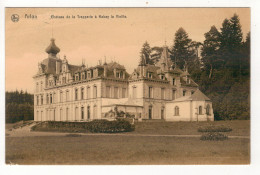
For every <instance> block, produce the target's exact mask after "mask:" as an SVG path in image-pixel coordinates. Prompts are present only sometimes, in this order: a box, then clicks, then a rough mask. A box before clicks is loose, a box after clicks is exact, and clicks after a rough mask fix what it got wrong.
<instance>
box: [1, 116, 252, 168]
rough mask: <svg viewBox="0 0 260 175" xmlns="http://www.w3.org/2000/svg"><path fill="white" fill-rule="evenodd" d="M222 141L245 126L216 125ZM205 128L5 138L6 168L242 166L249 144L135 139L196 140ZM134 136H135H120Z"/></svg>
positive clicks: (165, 126) (166, 126) (180, 125)
mask: <svg viewBox="0 0 260 175" xmlns="http://www.w3.org/2000/svg"><path fill="white" fill-rule="evenodd" d="M212 124H214V125H225V126H230V127H231V128H232V129H233V130H232V132H230V133H225V134H228V135H236V136H249V135H250V127H249V126H250V121H221V122H213V123H212ZM203 125H208V123H207V122H199V123H197V122H169V123H168V122H142V123H136V129H135V131H134V132H131V133H123V134H122V135H113V134H109V135H108V136H100V135H84V136H80V137H72V136H73V135H71V136H70V137H69V136H41V137H38V136H37V137H6V163H8V164H125V165H128V164H132V165H143V164H248V163H250V139H242V138H240V139H234V138H232V139H228V140H225V141H201V140H200V139H199V138H198V137H196V138H194V137H190V138H185V137H181V138H179V137H163V136H161V137H148V136H147V137H141V136H136V134H154V135H156V134H158V135H168V134H172V135H175V134H183V135H189V134H191V135H201V133H199V132H198V131H197V129H198V127H199V126H203ZM125 134H126V135H129V134H135V136H134V135H133V136H124V135H125Z"/></svg>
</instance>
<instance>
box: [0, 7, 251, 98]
mask: <svg viewBox="0 0 260 175" xmlns="http://www.w3.org/2000/svg"><path fill="white" fill-rule="evenodd" d="M5 13H6V17H5V76H6V81H5V83H6V84H5V85H6V86H5V87H6V91H13V90H16V89H18V90H21V89H22V90H24V91H25V90H27V91H28V92H30V93H33V85H34V84H33V78H32V77H33V76H34V75H35V74H36V73H37V69H38V63H39V62H41V61H42V60H43V59H45V58H47V56H48V54H47V53H46V52H45V49H46V48H47V47H48V45H49V44H50V39H51V38H52V37H53V38H55V43H56V45H57V46H58V47H59V48H60V50H61V51H60V53H59V56H60V58H63V57H64V55H66V58H67V59H68V61H69V63H70V64H76V65H80V64H81V63H82V59H84V60H85V64H86V65H88V66H95V65H97V64H98V61H99V60H102V61H103V62H104V58H105V57H106V61H107V62H110V61H111V60H113V61H116V62H119V63H120V64H123V65H124V66H125V68H126V70H127V72H128V73H130V74H131V73H132V72H133V70H134V69H135V68H136V67H137V65H138V62H139V58H140V49H141V47H142V45H143V43H144V42H145V41H148V43H149V44H150V46H152V47H153V46H163V45H164V44H165V42H166V44H167V45H168V46H169V47H171V46H172V45H173V40H174V34H175V32H176V31H177V30H178V29H179V28H180V27H183V28H184V29H185V30H186V32H187V33H188V35H189V38H191V39H192V40H194V41H200V42H203V41H204V33H206V32H208V31H209V30H210V27H211V26H212V25H215V26H216V27H217V29H219V30H220V28H221V25H222V22H223V20H224V19H225V18H228V19H229V18H231V17H232V16H233V15H234V13H236V14H237V15H238V16H239V18H240V23H241V25H242V32H243V34H244V38H245V36H246V34H247V33H248V32H249V31H250V9H249V8H6V9H5ZM13 14H17V15H19V21H18V22H13V21H12V20H11V16H12V15H13ZM78 15H79V16H92V17H93V18H79V16H78ZM95 15H96V16H97V18H95ZM99 15H101V16H99ZM111 15H112V16H114V18H111ZM116 15H118V16H119V17H120V18H118V17H117V16H116ZM32 16H34V18H32ZM35 16H37V18H35ZM53 16H55V17H56V18H53ZM67 16H69V17H70V18H67ZM73 16H74V17H75V18H73ZM104 16H109V18H104ZM57 17H59V18H57ZM62 17H64V18H62ZM101 17H102V18H101Z"/></svg>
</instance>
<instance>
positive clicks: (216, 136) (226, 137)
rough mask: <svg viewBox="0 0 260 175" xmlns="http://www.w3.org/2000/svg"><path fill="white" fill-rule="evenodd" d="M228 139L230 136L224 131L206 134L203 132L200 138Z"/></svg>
mask: <svg viewBox="0 0 260 175" xmlns="http://www.w3.org/2000/svg"><path fill="white" fill-rule="evenodd" d="M227 139H228V136H227V135H224V134H222V133H219V132H210V133H206V134H203V135H202V136H201V137H200V140H217V141H218V140H220V141H222V140H227Z"/></svg>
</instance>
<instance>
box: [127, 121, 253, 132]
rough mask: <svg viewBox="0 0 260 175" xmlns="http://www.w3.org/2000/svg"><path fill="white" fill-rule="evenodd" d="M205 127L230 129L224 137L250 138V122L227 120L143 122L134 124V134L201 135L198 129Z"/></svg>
mask: <svg viewBox="0 0 260 175" xmlns="http://www.w3.org/2000/svg"><path fill="white" fill-rule="evenodd" d="M207 125H216V126H218V125H223V126H227V127H230V128H232V131H231V132H226V133H225V134H226V135H233V136H250V120H228V121H214V122H163V121H157V122H156V121H149V120H148V121H144V122H136V123H135V131H134V132H131V133H136V134H158V135H171V134H172V135H179V134H180V135H201V133H200V132H198V128H199V127H201V126H207Z"/></svg>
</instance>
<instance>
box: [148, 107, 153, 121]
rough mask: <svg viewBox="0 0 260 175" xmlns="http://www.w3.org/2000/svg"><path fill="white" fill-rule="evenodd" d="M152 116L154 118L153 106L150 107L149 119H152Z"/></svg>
mask: <svg viewBox="0 0 260 175" xmlns="http://www.w3.org/2000/svg"><path fill="white" fill-rule="evenodd" d="M152 116H153V107H152V106H149V111H148V117H149V119H152Z"/></svg>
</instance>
